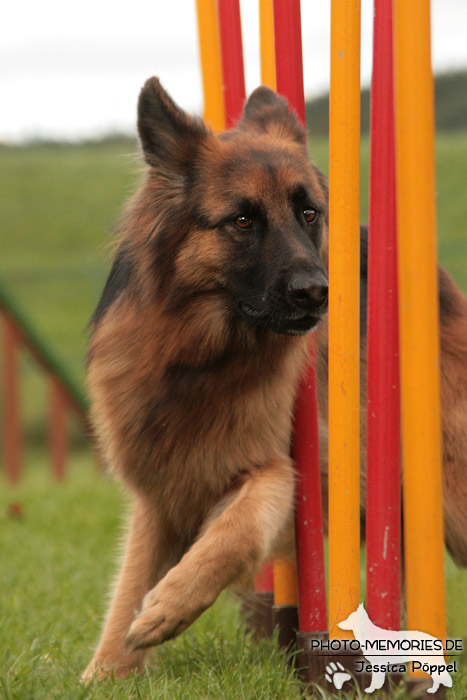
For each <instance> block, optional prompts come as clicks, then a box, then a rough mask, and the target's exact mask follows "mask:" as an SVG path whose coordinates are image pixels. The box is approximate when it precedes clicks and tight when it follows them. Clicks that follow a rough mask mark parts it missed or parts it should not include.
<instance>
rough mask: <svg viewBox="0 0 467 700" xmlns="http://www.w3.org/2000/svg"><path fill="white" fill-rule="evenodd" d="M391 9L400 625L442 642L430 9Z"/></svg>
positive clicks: (407, 5)
mask: <svg viewBox="0 0 467 700" xmlns="http://www.w3.org/2000/svg"><path fill="white" fill-rule="evenodd" d="M394 11H395V14H394V32H395V34H394V51H395V98H396V101H395V111H396V163H397V207H398V218H397V221H398V261H399V265H398V272H399V323H400V348H401V395H402V428H403V431H402V443H403V444H402V457H403V485H404V543H405V576H406V591H407V624H408V627H409V628H410V629H417V630H421V631H423V632H428V633H429V634H432V635H435V636H436V637H439V638H441V639H444V638H445V636H446V613H445V585H444V544H443V512H442V493H443V484H442V474H441V421H440V373H439V330H438V291H437V270H436V212H435V165H434V105H433V101H434V100H433V77H432V72H431V51H430V5H429V2H427V0H411V1H410V2H407V1H406V0H395V3H394Z"/></svg>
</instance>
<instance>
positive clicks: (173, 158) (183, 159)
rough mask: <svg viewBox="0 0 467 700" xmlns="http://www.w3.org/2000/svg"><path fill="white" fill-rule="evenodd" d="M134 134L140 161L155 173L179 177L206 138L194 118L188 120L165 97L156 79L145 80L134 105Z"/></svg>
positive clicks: (198, 121) (186, 116)
mask: <svg viewBox="0 0 467 700" xmlns="http://www.w3.org/2000/svg"><path fill="white" fill-rule="evenodd" d="M138 133H139V137H140V139H141V145H142V147H143V152H144V157H145V159H146V162H147V163H149V165H152V166H153V167H154V168H157V169H159V170H164V171H167V170H171V171H175V172H180V173H183V172H185V171H186V168H187V166H188V165H189V164H190V163H192V162H193V159H194V156H195V154H196V151H197V150H198V148H199V146H200V144H201V142H202V141H203V140H204V138H205V137H206V135H207V131H206V128H205V126H204V124H203V122H202V121H201V119H199V118H197V117H190V116H189V115H188V114H187V113H186V112H184V111H183V110H182V109H180V107H178V105H176V104H175V102H174V101H173V100H172V99H171V98H170V97H169V95H168V94H167V93H166V91H165V90H164V88H163V87H162V85H161V84H160V82H159V79H158V78H149V80H147V81H146V82H145V84H144V86H143V88H142V90H141V93H140V96H139V101H138Z"/></svg>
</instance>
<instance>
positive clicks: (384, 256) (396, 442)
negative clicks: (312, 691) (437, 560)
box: [366, 0, 401, 630]
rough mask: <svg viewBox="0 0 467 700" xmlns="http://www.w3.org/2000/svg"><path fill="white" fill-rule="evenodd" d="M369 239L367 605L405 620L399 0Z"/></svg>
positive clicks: (392, 619) (377, 114) (383, 77)
mask: <svg viewBox="0 0 467 700" xmlns="http://www.w3.org/2000/svg"><path fill="white" fill-rule="evenodd" d="M370 120H371V122H370V123H371V126H370V138H371V146H370V225H369V241H368V246H369V247H368V333H367V338H368V363H367V377H368V379H367V491H366V495H367V499H366V572H367V575H366V582H367V588H366V608H367V611H368V614H369V616H370V618H371V620H372V621H373V622H374V623H375V624H376V625H378V626H379V627H384V628H386V629H393V630H398V629H400V622H401V595H400V587H401V561H400V530H401V528H400V522H401V520H400V510H401V508H400V497H401V484H400V417H399V416H400V391H399V334H398V315H397V314H398V309H397V241H396V238H397V236H396V174H395V143H394V90H393V52H392V0H375V14H374V32H373V77H372V83H371V115H370Z"/></svg>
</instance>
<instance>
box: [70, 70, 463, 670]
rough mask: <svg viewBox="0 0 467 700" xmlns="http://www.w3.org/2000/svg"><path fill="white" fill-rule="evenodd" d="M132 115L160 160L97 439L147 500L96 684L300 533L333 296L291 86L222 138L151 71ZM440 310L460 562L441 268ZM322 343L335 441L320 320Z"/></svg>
mask: <svg viewBox="0 0 467 700" xmlns="http://www.w3.org/2000/svg"><path fill="white" fill-rule="evenodd" d="M138 128H139V134H140V138H141V143H142V147H143V152H144V156H145V158H146V161H147V162H148V164H149V166H150V168H149V170H148V172H147V175H146V178H145V180H144V182H143V184H142V186H141V188H140V190H139V191H138V193H137V194H136V196H135V197H134V199H133V200H132V201H131V202H130V204H129V205H128V207H127V209H126V213H125V215H124V218H123V220H122V223H121V227H120V235H119V243H118V252H117V255H116V259H115V262H114V265H113V268H112V271H111V273H110V276H109V279H108V281H107V284H106V287H105V290H104V293H103V295H102V298H101V301H100V303H99V305H98V307H97V309H96V312H95V314H94V317H93V320H92V339H91V345H90V352H89V373H88V378H89V387H90V391H91V394H92V398H93V409H92V410H93V421H94V426H95V430H96V434H97V436H98V439H99V442H100V445H101V448H102V450H103V452H104V454H105V456H106V459H107V461H108V464H109V466H110V468H111V469H112V471H113V472H114V473H115V474H116V475H117V476H118V477H119V478H120V479H121V480H123V482H124V483H125V484H126V486H127V487H128V488H129V490H130V491H131V493H132V495H133V501H134V507H133V515H132V520H131V525H130V528H129V534H128V540H127V546H126V553H125V557H124V561H123V566H122V570H121V573H120V576H119V579H118V581H117V584H116V588H115V591H114V597H113V602H112V604H111V607H110V610H109V613H108V617H107V621H106V623H105V627H104V631H103V634H102V638H101V641H100V643H99V646H98V649H97V651H96V653H95V655H94V658H93V659H92V661H91V663H90V665H89V666H88V668H87V670H86V672H85V674H84V678H85V679H89V678H91V677H92V676H93V675H94V674H95V673H98V674H101V675H102V674H105V673H107V672H109V671H111V670H113V671H115V672H116V673H117V674H119V675H125V674H127V673H128V672H129V671H130V670H131V669H139V668H141V666H142V663H143V656H144V649H145V648H146V647H148V646H152V645H155V644H159V643H161V642H163V641H165V640H166V639H170V638H171V637H173V636H175V635H176V634H178V633H180V632H181V631H182V630H184V629H185V628H186V627H188V626H189V625H190V624H191V622H193V620H195V619H196V618H197V617H198V616H199V615H200V614H201V613H202V612H203V610H205V609H206V608H207V607H208V606H210V605H211V604H212V603H213V602H214V600H215V599H216V597H217V596H218V594H219V593H220V592H221V591H222V590H223V589H224V588H225V587H227V586H229V585H240V586H241V585H247V584H248V582H249V581H251V579H252V575H253V573H254V572H255V571H256V570H257V569H258V567H259V566H260V565H261V563H262V562H263V561H264V560H265V559H267V558H269V557H270V556H271V555H273V554H275V553H278V552H281V551H284V550H286V549H287V547H288V546H290V542H291V529H292V528H291V525H292V514H293V494H294V469H293V465H292V462H291V459H290V439H291V430H292V410H293V403H294V397H295V393H296V388H297V385H298V381H299V378H300V376H301V373H302V371H303V369H304V367H305V365H306V362H307V361H308V338H309V336H308V335H306V334H305V331H307V330H309V329H310V328H312V327H314V326H316V325H317V323H318V321H319V319H320V318H321V317H322V315H323V314H324V312H325V309H326V291H327V287H326V277H325V272H324V270H325V265H326V239H327V234H326V213H327V212H326V207H327V191H326V183H325V179H324V178H323V176H322V175H321V174H320V173H319V171H318V170H317V169H316V167H315V166H314V165H313V164H312V163H311V162H310V160H309V158H308V155H307V152H306V148H305V145H304V139H303V136H304V135H303V132H302V129H301V127H300V125H299V123H298V121H297V120H296V118H295V117H294V115H293V114H291V113H290V112H289V110H288V108H287V105H286V102H285V101H284V100H283V99H282V98H279V97H277V96H276V95H274V93H272V92H271V91H269V90H267V89H266V88H259V89H258V90H257V91H255V93H253V95H252V96H251V98H250V100H249V101H248V103H247V105H246V108H245V113H244V116H243V119H242V121H241V122H240V124H239V126H238V128H237V129H235V130H233V131H232V132H229V133H228V134H224V135H221V136H216V135H214V134H212V133H210V132H208V131H207V130H206V129H205V127H204V126H203V124H202V123H201V121H199V120H197V119H192V118H190V117H188V116H187V115H186V114H185V113H184V112H183V111H182V110H180V109H179V108H178V107H177V106H176V105H175V104H174V103H173V102H172V101H171V99H170V98H169V97H168V95H167V94H166V93H165V91H164V90H163V89H162V87H161V86H160V84H159V82H158V81H157V79H154V78H153V79H151V80H149V81H148V82H147V83H146V85H145V87H144V88H143V90H142V93H141V96H140V101H139V108H138ZM309 219H311V221H309ZM363 307H364V305H363ZM441 309H442V319H443V320H442V331H443V336H442V345H443V348H442V349H443V402H444V405H445V409H444V414H443V416H444V417H443V428H444V436H445V485H446V497H445V503H446V534H447V542H448V545H449V547H450V548H451V550H452V551H453V552H454V553H455V555H456V556H457V557H458V559H459V561H460V562H462V563H464V564H466V563H467V547H466V542H467V509H466V507H465V504H466V503H467V491H466V488H467V486H466V484H467V479H466V476H467V474H466V464H465V459H466V457H465V455H466V449H465V448H466V447H467V435H466V430H467V428H466V425H467V421H466V420H465V419H466V417H467V363H466V362H465V357H464V355H465V353H467V343H466V339H467V305H466V302H465V300H464V298H463V297H462V295H461V294H460V293H459V292H458V290H457V289H456V288H455V286H454V284H453V283H452V281H451V280H450V279H449V278H448V277H447V275H446V274H445V273H441ZM315 337H316V340H317V344H318V345H317V348H318V350H317V369H318V373H319V383H320V387H321V391H320V412H321V418H322V426H321V433H322V437H323V441H324V442H325V439H326V412H327V407H326V399H325V396H326V390H325V389H324V390H323V387H324V386H325V383H326V375H327V369H326V365H327V362H326V357H327V331H326V323H325V321H323V323H321V325H320V327H319V328H318V330H317V331H316V333H315ZM323 454H324V451H323ZM323 470H324V473H326V465H325V463H324V461H323ZM137 610H140V612H139V614H138V615H137V616H136V618H135V611H137Z"/></svg>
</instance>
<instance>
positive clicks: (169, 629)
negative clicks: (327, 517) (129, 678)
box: [127, 459, 294, 650]
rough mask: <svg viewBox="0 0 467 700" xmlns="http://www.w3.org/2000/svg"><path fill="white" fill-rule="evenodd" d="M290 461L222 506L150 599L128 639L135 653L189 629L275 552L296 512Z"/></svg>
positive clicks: (273, 466) (262, 473) (249, 479)
mask: <svg viewBox="0 0 467 700" xmlns="http://www.w3.org/2000/svg"><path fill="white" fill-rule="evenodd" d="M293 492H294V474H293V468H292V465H291V463H290V461H289V460H288V459H282V460H276V461H275V462H273V463H270V464H268V465H265V466H264V467H262V468H258V469H255V470H254V471H252V472H251V473H249V474H248V475H247V476H246V477H245V480H244V483H243V484H242V486H241V487H240V489H238V490H237V491H235V492H234V493H232V494H231V495H228V496H227V497H226V499H225V500H224V501H223V502H222V503H220V504H219V505H218V507H217V508H216V509H215V511H214V513H213V514H212V515H211V517H210V518H209V519H208V521H207V522H206V524H205V527H204V528H203V531H202V534H201V536H200V537H199V539H198V540H197V541H196V542H195V543H194V544H193V545H192V547H191V548H190V549H189V550H188V552H187V553H186V554H185V555H184V556H183V558H182V559H181V561H180V562H179V563H178V564H177V565H176V566H174V567H173V568H172V569H171V570H170V571H169V572H168V573H167V575H166V576H165V577H164V578H163V579H162V581H160V583H159V584H158V585H157V586H156V587H155V588H154V589H153V590H152V591H150V592H149V593H148V595H147V596H146V598H145V600H144V603H143V607H142V609H141V612H140V614H139V615H138V616H137V618H136V619H135V621H134V622H133V624H132V626H131V628H130V631H129V634H128V636H127V644H128V647H129V648H130V649H132V650H135V649H141V648H144V647H148V646H152V645H155V644H160V643H161V642H163V641H165V640H167V639H170V638H172V637H174V636H176V635H177V634H179V633H180V632H182V631H183V630H185V629H186V628H187V627H188V626H189V625H190V624H191V623H192V622H193V621H194V620H195V619H196V618H197V617H198V616H199V615H200V614H201V613H202V612H203V611H204V610H206V608H208V607H209V606H210V605H212V603H214V601H215V600H216V598H217V596H218V595H219V593H220V592H221V591H222V590H223V589H224V588H225V587H226V586H228V585H229V584H231V583H232V582H233V581H235V580H237V579H238V578H239V577H241V576H243V575H245V574H248V573H250V572H253V571H254V570H255V569H256V567H257V566H258V565H259V564H260V563H261V562H262V561H263V560H264V559H265V558H267V557H268V556H269V555H270V554H271V550H272V547H273V546H274V543H275V541H276V540H277V538H278V536H279V535H280V534H281V532H283V531H284V529H285V528H286V526H287V523H288V521H289V520H290V519H291V514H292V510H293Z"/></svg>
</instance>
